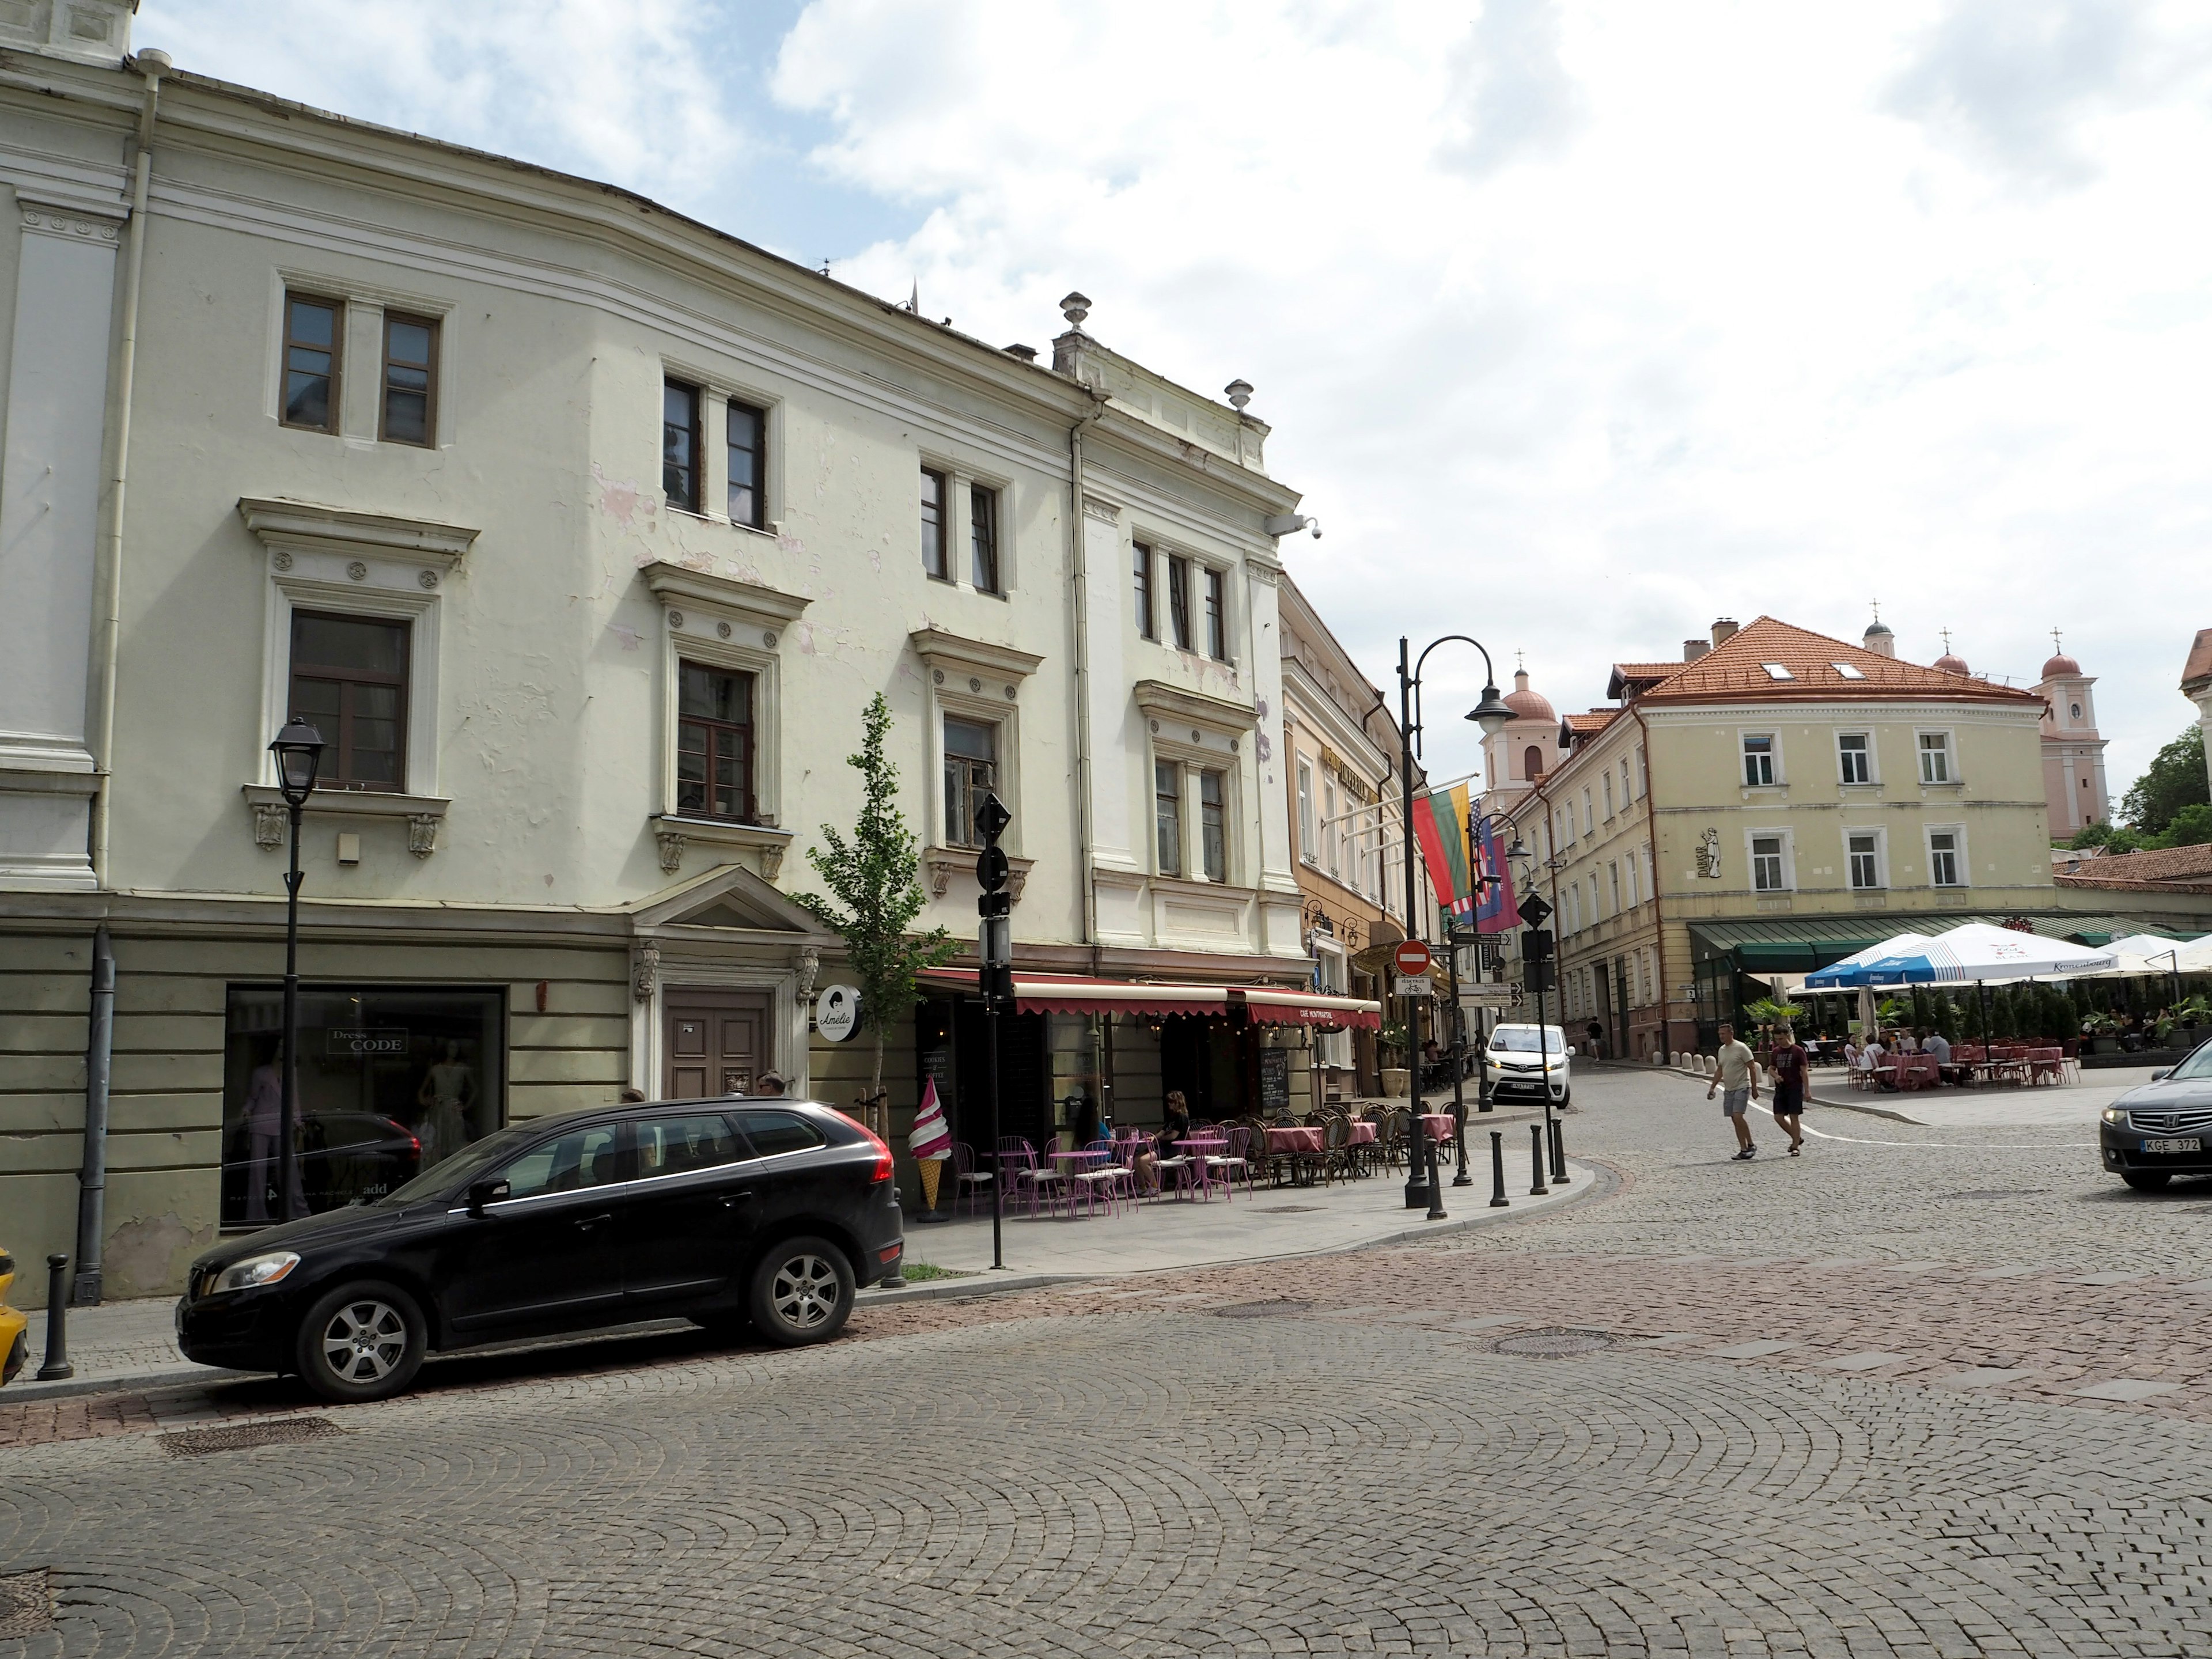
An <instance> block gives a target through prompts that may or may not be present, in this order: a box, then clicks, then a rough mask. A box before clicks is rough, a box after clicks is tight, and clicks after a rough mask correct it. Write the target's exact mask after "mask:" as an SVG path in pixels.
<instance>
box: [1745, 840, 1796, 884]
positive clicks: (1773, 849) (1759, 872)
mask: <svg viewBox="0 0 2212 1659" xmlns="http://www.w3.org/2000/svg"><path fill="white" fill-rule="evenodd" d="M1787 865H1788V858H1787V849H1786V845H1785V842H1784V838H1783V837H1782V836H1753V837H1752V838H1751V887H1752V890H1753V892H1755V893H1779V892H1783V891H1784V890H1787V889H1788V887H1789V884H1790V883H1789V870H1788V868H1787Z"/></svg>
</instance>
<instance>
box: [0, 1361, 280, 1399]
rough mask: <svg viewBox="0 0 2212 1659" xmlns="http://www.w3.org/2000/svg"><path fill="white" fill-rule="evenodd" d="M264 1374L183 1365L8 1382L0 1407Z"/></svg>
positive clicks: (217, 1383) (220, 1383)
mask: <svg viewBox="0 0 2212 1659" xmlns="http://www.w3.org/2000/svg"><path fill="white" fill-rule="evenodd" d="M267 1376H269V1373H268V1372H267V1371H233V1370H216V1369H215V1368H214V1367H212V1366H208V1365H190V1364H187V1365H183V1366H179V1367H178V1368H177V1369H176V1370H162V1371H138V1372H134V1373H131V1374H130V1375H127V1376H112V1375H111V1376H72V1377H69V1378H66V1379H64V1380H62V1381H59V1382H53V1383H23V1382H18V1383H9V1385H8V1386H7V1387H6V1388H5V1389H0V1406H28V1405H33V1404H35V1403H36V1402H38V1401H41V1400H69V1399H72V1398H74V1397H76V1396H77V1395H88V1394H167V1393H171V1392H173V1391H174V1390H176V1389H214V1388H222V1387H225V1386H227V1385H228V1384H230V1383H258V1382H261V1381H264V1379H266V1378H267Z"/></svg>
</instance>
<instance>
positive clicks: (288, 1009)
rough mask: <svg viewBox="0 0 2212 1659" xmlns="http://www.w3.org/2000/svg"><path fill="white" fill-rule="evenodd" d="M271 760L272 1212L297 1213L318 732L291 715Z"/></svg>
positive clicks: (288, 1216)
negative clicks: (279, 1067) (304, 920)
mask: <svg viewBox="0 0 2212 1659" xmlns="http://www.w3.org/2000/svg"><path fill="white" fill-rule="evenodd" d="M269 752H270V754H272V755H274V756H276V788H277V792H278V793H281V794H282V795H283V797H284V807H285V811H286V812H287V813H288V814H289V817H290V818H291V820H292V862H291V867H290V868H289V869H288V870H287V871H286V872H284V1054H283V1071H281V1072H280V1073H278V1076H279V1077H281V1078H282V1079H283V1093H282V1095H281V1097H280V1098H281V1100H282V1102H283V1104H282V1105H281V1106H280V1107H279V1108H278V1109H277V1115H276V1146H277V1152H276V1186H277V1195H276V1213H277V1214H278V1215H280V1216H281V1217H283V1218H284V1219H285V1220H287V1221H291V1220H295V1219H296V1218H298V1215H299V1202H298V1199H299V1188H300V1160H299V1153H298V1151H297V1149H296V1148H295V1146H293V1133H294V1129H295V1125H296V1124H297V1123H298V1121H299V1114H300V1101H299V1089H300V1079H299V1062H298V1058H297V1056H298V1053H299V1048H300V814H301V810H302V809H303V808H305V807H306V805H307V797H308V796H310V795H312V794H313V793H315V775H316V774H317V773H318V772H319V771H321V770H322V767H323V734H322V733H321V732H318V731H317V730H315V728H314V727H313V726H310V725H308V724H307V721H306V720H302V719H301V718H300V716H299V715H297V714H295V715H293V716H292V718H291V720H289V722H287V723H286V725H285V727H284V729H283V731H282V732H278V733H277V734H276V738H275V740H274V741H273V742H271V743H270V745H269Z"/></svg>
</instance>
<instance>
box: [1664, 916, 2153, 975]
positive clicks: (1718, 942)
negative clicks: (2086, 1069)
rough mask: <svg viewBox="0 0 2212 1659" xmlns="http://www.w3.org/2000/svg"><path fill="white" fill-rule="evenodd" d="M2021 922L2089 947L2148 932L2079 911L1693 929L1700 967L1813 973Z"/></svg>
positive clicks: (1777, 921) (1746, 922)
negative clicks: (1907, 943) (1880, 952)
mask: <svg viewBox="0 0 2212 1659" xmlns="http://www.w3.org/2000/svg"><path fill="white" fill-rule="evenodd" d="M1970 921H1982V922H1987V923H1988V924H1989V925H1990V926H1991V927H2003V926H2004V925H2005V923H2007V922H2008V921H2027V923H2029V924H2030V925H2031V926H2032V927H2033V928H2034V929H2035V931H2036V932H2037V933H2041V934H2043V935H2045V937H2046V938H2050V939H2073V940H2075V941H2076V942H2077V943H2080V944H2082V945H2104V944H2107V943H2109V942H2110V941H2111V940H2112V939H2119V938H2122V937H2124V936H2125V935H2126V934H2129V933H2141V932H2142V931H2143V929H2142V928H2141V927H2138V926H2136V924H2135V923H2133V922H2130V921H2128V920H2127V919H2126V918H2125V917H2123V916H2097V915H2084V914H2082V913H2081V912H2079V911H2072V910H2063V911H2059V912H2057V913H2055V914H2054V913H2049V912H2045V913H2043V914H2040V915H2023V914H2022V913H2021V912H2018V911H2015V912H2012V913H2010V914H2009V915H2002V914H1998V913H1996V912H1987V913H1984V912H1978V911H1976V912H1968V913H1966V914H1963V915H1962V914H1960V913H1959V912H1957V911H1937V912H1935V913H1933V914H1930V913H1928V912H1924V911H1923V912H1914V911H1911V910H1885V911H1882V912H1881V913H1880V914H1878V915H1848V916H1790V917H1788V918H1784V917H1779V916H1776V917H1764V916H1762V917H1748V916H1747V917H1745V918H1743V919H1742V920H1741V921H1738V920H1735V919H1729V920H1726V921H1693V922H1692V923H1691V924H1690V954H1691V957H1692V959H1693V960H1694V961H1696V962H1698V963H1700V964H1703V963H1718V962H1720V961H1723V960H1725V961H1727V962H1729V963H1732V964H1733V965H1734V966H1735V968H1736V969H1738V970H1739V971H1741V972H1744V973H1751V974H1756V973H1759V972H1761V971H1765V972H1770V973H1784V974H1809V973H1811V972H1813V971H1814V969H1818V968H1825V967H1826V966H1827V965H1828V964H1829V963H1832V962H1841V961H1842V960H1843V959H1844V957H1848V956H1856V955H1857V953H1858V952H1859V951H1863V950H1865V949H1866V948H1867V947H1868V946H1869V945H1879V944H1881V942H1882V940H1884V939H1894V938H1896V937H1897V936H1898V935H1899V933H1930V934H1933V933H1948V931H1950V929H1952V928H1954V927H1960V926H1962V925H1963V924H1965V923H1966V922H1970ZM1708 971H1709V972H1710V971H1711V970H1710V969H1708Z"/></svg>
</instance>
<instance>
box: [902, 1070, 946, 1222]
mask: <svg viewBox="0 0 2212 1659" xmlns="http://www.w3.org/2000/svg"><path fill="white" fill-rule="evenodd" d="M906 1149H907V1151H908V1152H911V1153H913V1154H914V1160H915V1164H916V1166H917V1167H918V1168H919V1169H920V1170H921V1196H922V1200H923V1201H924V1202H925V1203H927V1205H928V1206H929V1207H930V1210H931V1211H932V1212H935V1210H936V1208H937V1183H938V1182H939V1179H940V1178H941V1177H942V1176H943V1175H944V1173H945V1159H946V1158H950V1157H951V1156H952V1131H951V1129H950V1128H948V1127H946V1126H945V1107H944V1105H943V1104H942V1103H940V1102H939V1100H938V1098H937V1079H935V1078H933V1077H932V1078H924V1079H922V1085H921V1109H920V1110H919V1111H917V1112H916V1113H915V1115H914V1128H913V1130H912V1131H911V1132H910V1133H908V1135H907V1138H906Z"/></svg>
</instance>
